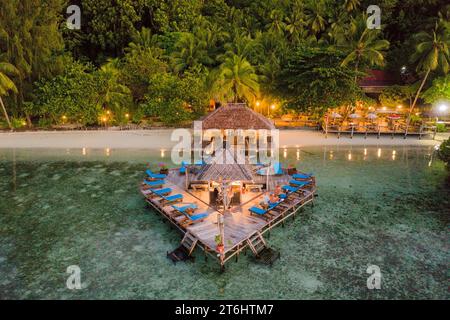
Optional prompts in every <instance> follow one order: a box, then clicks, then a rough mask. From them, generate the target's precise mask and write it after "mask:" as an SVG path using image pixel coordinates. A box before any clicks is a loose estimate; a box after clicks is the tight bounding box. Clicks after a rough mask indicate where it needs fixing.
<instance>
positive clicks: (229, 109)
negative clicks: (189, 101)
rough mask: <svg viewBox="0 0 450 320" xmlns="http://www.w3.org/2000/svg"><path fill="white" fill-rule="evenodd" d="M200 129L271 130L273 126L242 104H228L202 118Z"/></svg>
mask: <svg viewBox="0 0 450 320" xmlns="http://www.w3.org/2000/svg"><path fill="white" fill-rule="evenodd" d="M202 128H203V129H254V130H258V129H266V130H272V129H275V125H274V124H273V123H272V121H270V120H269V119H267V118H266V117H264V116H263V115H261V114H259V113H257V112H255V111H253V110H252V109H250V108H248V107H246V106H245V104H243V103H230V104H227V105H225V106H223V107H220V108H218V109H216V110H215V111H213V112H211V113H210V114H209V115H207V116H206V117H205V118H203V119H202Z"/></svg>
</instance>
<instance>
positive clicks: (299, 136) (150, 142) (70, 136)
mask: <svg viewBox="0 0 450 320" xmlns="http://www.w3.org/2000/svg"><path fill="white" fill-rule="evenodd" d="M172 131H173V130H171V129H161V130H133V131H108V130H103V131H38V132H13V133H6V132H5V133H0V148H19V149H20V148H115V149H133V148H136V149H161V148H171V147H172V146H174V145H175V144H176V142H175V141H171V139H170V138H171V133H172ZM448 137H449V134H448V133H445V134H438V135H436V138H435V140H433V139H431V138H429V137H424V138H422V140H419V139H418V138H417V137H414V136H410V137H408V138H407V139H403V137H402V136H395V137H394V138H393V139H392V138H391V136H382V137H380V139H377V138H376V136H369V137H367V139H364V136H363V135H359V136H355V137H353V139H350V137H349V136H345V135H344V136H341V138H339V139H338V138H337V136H336V135H329V136H328V138H325V136H324V135H323V134H322V133H321V132H318V131H308V130H280V146H281V147H286V148H290V147H302V146H325V145H330V146H331V145H336V146H339V145H342V146H345V145H355V146H358V145H359V146H378V145H379V146H392V145H395V146H397V145H398V146H430V145H431V146H434V145H437V144H440V142H441V141H443V140H444V139H447V138H448Z"/></svg>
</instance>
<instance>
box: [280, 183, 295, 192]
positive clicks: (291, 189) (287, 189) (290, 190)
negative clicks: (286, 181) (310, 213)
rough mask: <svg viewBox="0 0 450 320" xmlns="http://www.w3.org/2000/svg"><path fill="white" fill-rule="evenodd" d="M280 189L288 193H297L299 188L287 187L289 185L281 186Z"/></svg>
mask: <svg viewBox="0 0 450 320" xmlns="http://www.w3.org/2000/svg"><path fill="white" fill-rule="evenodd" d="M281 189H283V190H284V191H286V192H288V193H292V192H297V191H298V190H299V188H296V187H293V186H289V185H285V186H282V187H281Z"/></svg>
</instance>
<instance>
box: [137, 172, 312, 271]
mask: <svg viewBox="0 0 450 320" xmlns="http://www.w3.org/2000/svg"><path fill="white" fill-rule="evenodd" d="M255 179H259V180H261V181H254V183H255V184H257V183H261V184H263V183H264V184H265V182H264V181H265V178H264V177H257V176H255ZM290 179H291V178H290V176H288V175H280V176H272V177H271V178H270V184H269V190H273V187H274V186H275V185H286V184H288V182H289V180H290ZM185 181H186V177H185V176H184V175H180V174H179V173H178V170H176V169H171V170H170V171H169V174H168V176H167V178H166V179H165V184H164V188H171V189H172V194H182V195H183V200H182V202H180V203H175V205H176V206H183V205H187V204H195V205H196V206H197V207H198V209H197V210H196V212H195V213H194V214H196V213H197V212H202V213H203V212H206V213H207V214H208V215H207V217H206V218H205V219H203V220H202V221H199V222H196V223H193V224H186V223H185V221H186V219H185V217H184V216H183V215H180V214H179V212H177V211H176V210H175V209H174V208H173V207H172V205H168V204H165V203H164V202H162V201H161V200H159V199H160V198H158V197H151V192H150V191H149V190H147V189H146V187H145V184H143V185H142V186H141V192H142V194H143V195H144V196H145V198H146V202H147V203H148V204H149V206H150V207H151V208H153V209H154V210H155V211H156V212H158V213H159V214H161V216H162V217H163V218H164V219H166V220H167V221H169V222H170V223H171V224H172V225H173V226H175V228H176V229H178V230H179V231H180V232H181V233H182V235H183V239H182V241H181V244H180V246H182V247H184V248H183V250H184V251H185V252H188V254H191V253H192V252H193V251H194V250H195V248H200V249H201V250H203V252H204V253H205V257H207V256H211V257H213V258H214V259H217V260H218V261H219V263H220V265H221V267H222V268H224V266H225V263H226V262H228V261H230V259H232V258H233V257H234V258H235V259H238V256H239V254H240V253H243V252H244V253H245V251H246V250H247V249H250V250H251V251H252V253H253V254H254V255H255V257H257V258H260V259H262V260H268V261H269V262H270V263H271V261H270V259H271V258H270V251H271V250H270V249H269V248H268V246H267V244H266V241H265V239H264V235H265V234H266V233H268V232H270V230H271V229H272V228H274V227H276V226H278V225H280V224H281V225H283V226H284V223H285V221H286V220H287V219H289V218H291V217H292V218H293V217H294V216H295V214H296V213H297V212H298V211H299V209H301V208H302V207H304V206H306V205H307V204H310V205H312V206H313V205H314V197H315V193H316V188H315V183H311V184H310V185H309V187H308V188H305V189H301V190H299V191H298V192H295V193H291V194H289V196H288V198H287V199H286V200H285V201H283V202H282V203H281V204H279V205H278V206H276V207H275V208H274V209H273V210H270V211H269V212H268V213H267V214H265V215H263V216H256V215H251V213H250V211H249V208H250V207H252V206H255V205H258V204H259V203H260V202H261V201H262V199H263V196H264V194H265V193H266V192H265V191H260V190H258V189H255V190H252V191H246V192H245V194H243V195H242V197H241V204H240V205H235V206H233V207H232V208H231V209H229V210H226V211H225V213H224V214H223V218H224V241H223V243H224V253H223V254H222V257H219V256H220V255H219V252H218V251H216V246H217V244H216V240H215V239H216V236H217V235H218V233H219V231H218V217H217V216H218V215H219V214H221V212H219V211H217V210H216V209H215V208H214V207H212V206H210V205H209V203H208V198H207V197H208V196H209V192H208V191H205V190H202V189H187V190H186V184H185ZM268 256H269V257H268Z"/></svg>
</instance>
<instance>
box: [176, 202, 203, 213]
mask: <svg viewBox="0 0 450 320" xmlns="http://www.w3.org/2000/svg"><path fill="white" fill-rule="evenodd" d="M172 208H174V209H175V210H177V211H180V212H185V211H186V210H187V209H197V208H198V206H197V205H196V204H195V203H190V204H188V205H185V206H182V207H179V206H175V205H173V206H172Z"/></svg>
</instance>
